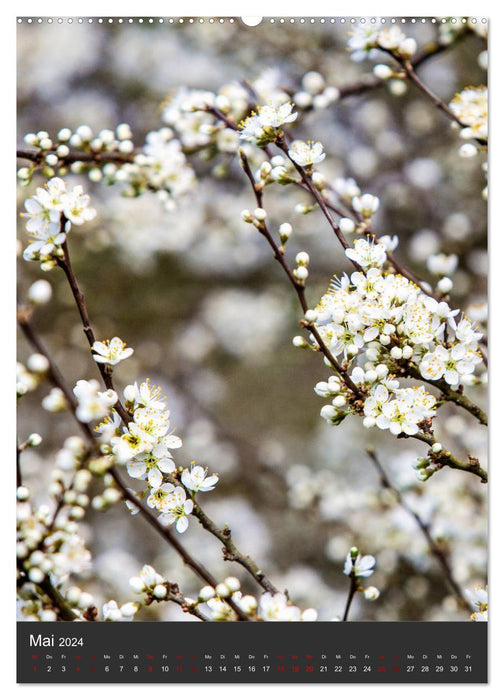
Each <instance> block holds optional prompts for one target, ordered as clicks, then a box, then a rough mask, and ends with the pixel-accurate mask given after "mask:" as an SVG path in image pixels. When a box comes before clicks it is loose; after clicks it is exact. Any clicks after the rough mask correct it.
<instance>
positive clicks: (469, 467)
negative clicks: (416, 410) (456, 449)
mask: <svg viewBox="0 0 504 700" xmlns="http://www.w3.org/2000/svg"><path fill="white" fill-rule="evenodd" d="M397 437H398V438H406V437H412V438H415V440H419V441H420V442H424V443H425V444H427V445H429V446H430V447H432V446H433V445H434V444H435V443H436V442H437V440H436V438H435V437H434V435H432V434H431V433H415V435H405V434H404V433H400V435H398V436H397ZM433 461H434V462H435V463H436V464H437V465H438V469H441V468H442V467H445V466H446V467H450V469H458V470H459V471H463V472H467V473H469V474H474V475H475V476H478V477H479V478H480V479H481V482H482V483H483V484H486V483H487V482H488V474H487V472H486V471H485V470H484V469H483V467H482V466H481V465H480V462H479V460H478V459H477V458H476V457H473V456H472V455H469V459H468V461H467V462H463V461H462V460H461V459H458V457H455V456H454V455H452V453H451V452H450V451H449V450H443V451H442V452H440V453H439V454H436V455H435V459H433Z"/></svg>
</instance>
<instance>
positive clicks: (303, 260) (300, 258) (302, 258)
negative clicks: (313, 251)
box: [296, 251, 310, 266]
mask: <svg viewBox="0 0 504 700" xmlns="http://www.w3.org/2000/svg"><path fill="white" fill-rule="evenodd" d="M309 262H310V256H309V255H308V253H305V252H304V251H301V252H299V253H298V254H297V255H296V263H297V264H298V265H303V266H306V265H308V263H309Z"/></svg>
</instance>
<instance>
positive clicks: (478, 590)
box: [466, 586, 488, 622]
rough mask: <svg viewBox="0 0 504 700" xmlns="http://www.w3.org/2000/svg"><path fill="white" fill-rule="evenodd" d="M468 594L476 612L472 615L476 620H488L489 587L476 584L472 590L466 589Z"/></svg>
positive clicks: (472, 618)
mask: <svg viewBox="0 0 504 700" xmlns="http://www.w3.org/2000/svg"><path fill="white" fill-rule="evenodd" d="M466 596H467V598H468V600H469V602H470V603H471V605H472V606H473V607H474V608H476V612H474V613H473V614H472V615H471V620H473V621H474V622H488V588H487V586H485V587H483V586H475V587H474V589H473V590H472V591H466Z"/></svg>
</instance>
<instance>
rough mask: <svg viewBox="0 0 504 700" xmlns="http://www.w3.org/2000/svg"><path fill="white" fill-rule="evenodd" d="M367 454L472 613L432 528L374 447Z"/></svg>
mask: <svg viewBox="0 0 504 700" xmlns="http://www.w3.org/2000/svg"><path fill="white" fill-rule="evenodd" d="M366 452H367V454H368V455H369V457H370V459H371V462H372V463H373V465H374V466H375V468H376V470H377V471H378V474H379V476H380V483H381V485H382V487H383V488H386V489H388V490H389V491H391V492H392V493H393V494H394V496H395V497H396V499H397V502H398V504H399V505H400V506H401V508H403V510H405V511H406V513H408V514H409V515H410V516H411V517H412V518H413V519H414V520H415V521H416V523H417V525H418V527H419V528H420V530H421V532H422V534H423V536H424V538H425V540H426V542H427V545H428V547H429V550H430V552H431V554H432V555H433V557H435V559H437V561H438V563H439V565H440V567H441V569H442V570H443V573H444V575H445V577H446V580H447V581H448V583H449V585H450V586H451V588H452V590H453V592H454V593H455V595H456V596H457V600H458V603H459V605H460V606H461V607H465V608H466V609H467V610H469V611H470V612H472V609H471V607H470V605H469V604H468V602H467V600H466V599H465V597H464V594H463V592H462V589H461V588H460V586H459V585H458V583H457V582H456V581H455V578H454V576H453V572H452V570H451V567H450V563H449V561H448V557H447V556H446V553H445V552H444V551H443V549H442V548H441V547H440V546H439V545H438V543H437V542H436V541H435V539H434V538H433V537H432V534H431V530H430V526H429V524H428V523H426V522H424V520H423V519H422V518H421V517H420V515H419V514H418V513H417V512H416V511H415V510H413V508H411V507H410V506H409V504H408V502H407V501H406V499H405V498H403V495H402V493H401V492H400V491H399V489H397V488H396V487H395V486H393V484H392V483H391V481H390V478H389V477H388V475H387V473H386V471H385V469H384V467H383V465H382V464H381V462H380V460H379V459H378V456H377V454H376V451H375V449H374V448H373V447H368V448H367V449H366Z"/></svg>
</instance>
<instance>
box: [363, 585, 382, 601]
mask: <svg viewBox="0 0 504 700" xmlns="http://www.w3.org/2000/svg"><path fill="white" fill-rule="evenodd" d="M379 596H380V591H379V590H378V589H377V588H376V587H375V586H368V587H367V588H365V589H364V598H365V599H366V600H376V599H377V598H379Z"/></svg>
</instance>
